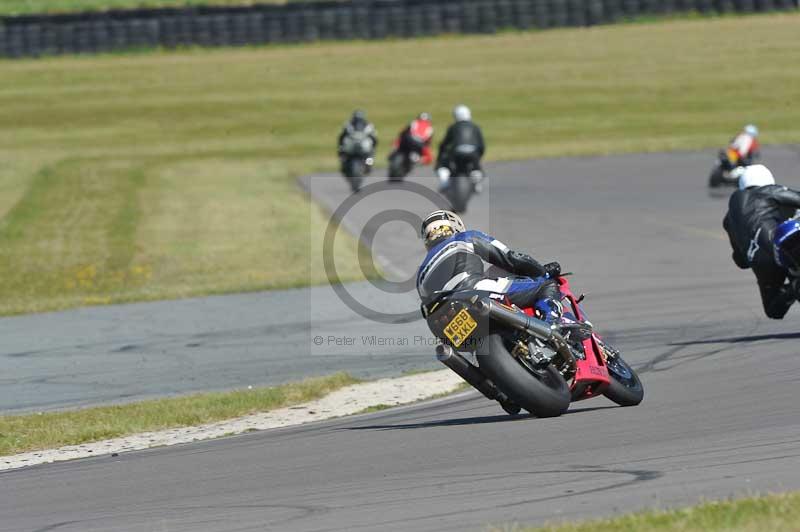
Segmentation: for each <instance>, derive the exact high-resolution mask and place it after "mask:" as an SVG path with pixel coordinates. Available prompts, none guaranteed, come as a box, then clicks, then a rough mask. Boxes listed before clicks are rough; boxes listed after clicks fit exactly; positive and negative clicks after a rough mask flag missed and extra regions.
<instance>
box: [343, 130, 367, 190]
mask: <svg viewBox="0 0 800 532" xmlns="http://www.w3.org/2000/svg"><path fill="white" fill-rule="evenodd" d="M341 159H342V175H344V177H345V179H347V181H348V182H349V183H350V188H351V189H352V190H353V192H358V191H359V190H361V185H362V184H363V183H364V177H366V176H367V175H369V173H370V172H371V171H372V165H373V164H374V163H375V143H374V141H373V140H372V137H371V136H370V135H369V134H367V133H366V132H364V131H354V132H352V133H350V134H349V135H348V136H346V137H345V138H344V139H343V140H342V148H341Z"/></svg>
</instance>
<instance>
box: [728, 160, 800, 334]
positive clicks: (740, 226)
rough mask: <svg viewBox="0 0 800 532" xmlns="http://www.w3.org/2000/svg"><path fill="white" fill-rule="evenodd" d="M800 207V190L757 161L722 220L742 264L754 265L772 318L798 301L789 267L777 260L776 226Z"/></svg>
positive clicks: (750, 167)
mask: <svg viewBox="0 0 800 532" xmlns="http://www.w3.org/2000/svg"><path fill="white" fill-rule="evenodd" d="M797 209H800V192H798V191H795V190H791V189H789V188H787V187H784V186H780V185H776V184H775V178H774V177H773V176H772V172H770V171H769V169H767V167H765V166H763V165H760V164H756V165H752V166H748V167H746V169H745V172H744V174H743V175H742V176H741V178H740V179H739V190H737V191H736V192H734V193H733V195H731V198H730V201H729V203H728V213H727V214H726V215H725V219H724V220H723V222H722V225H723V227H724V228H725V231H726V232H727V233H728V238H729V239H730V243H731V247H732V248H733V261H734V262H735V263H736V265H737V266H738V267H739V268H742V269H747V268H752V270H753V273H754V274H755V276H756V279H757V280H758V288H759V290H760V291H761V302H762V303H763V305H764V312H765V313H766V314H767V316H768V317H769V318H772V319H776V320H779V319H782V318H783V317H784V316H785V315H786V312H788V310H789V307H791V306H792V303H794V301H795V299H796V296H795V291H794V289H793V288H792V286H790V285H789V284H785V281H786V273H787V272H786V269H785V268H784V267H782V266H780V265H779V264H777V263H776V261H775V252H774V251H775V250H774V248H773V235H774V233H775V228H776V227H777V226H778V225H779V224H780V223H781V222H784V221H785V220H787V219H789V218H791V217H793V216H794V215H795V212H796V210H797Z"/></svg>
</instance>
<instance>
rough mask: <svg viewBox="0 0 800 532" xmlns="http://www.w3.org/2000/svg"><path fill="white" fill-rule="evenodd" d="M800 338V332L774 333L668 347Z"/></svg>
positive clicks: (677, 343) (684, 343)
mask: <svg viewBox="0 0 800 532" xmlns="http://www.w3.org/2000/svg"><path fill="white" fill-rule="evenodd" d="M797 338H800V332H792V333H774V334H753V335H749V336H732V337H730V338H709V339H706V340H692V341H688V342H672V343H670V344H667V345H680V346H686V345H704V344H749V343H753V342H765V341H769V340H794V339H797Z"/></svg>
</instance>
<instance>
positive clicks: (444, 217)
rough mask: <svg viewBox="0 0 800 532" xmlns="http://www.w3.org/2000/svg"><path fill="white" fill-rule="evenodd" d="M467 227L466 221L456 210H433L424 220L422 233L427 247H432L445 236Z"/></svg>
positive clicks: (462, 230)
mask: <svg viewBox="0 0 800 532" xmlns="http://www.w3.org/2000/svg"><path fill="white" fill-rule="evenodd" d="M466 230H467V228H466V227H465V226H464V222H463V221H462V220H461V218H460V217H459V216H458V215H457V214H456V213H454V212H451V211H433V212H432V213H430V214H429V215H428V216H426V217H425V219H424V220H422V228H421V229H420V235H421V236H422V241H423V242H425V247H426V248H427V249H431V248H432V247H433V246H435V245H436V244H438V243H439V242H441V241H442V240H443V239H445V238H450V237H451V236H453V235H455V234H456V233H463V232H464V231H466Z"/></svg>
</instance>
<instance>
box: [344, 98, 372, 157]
mask: <svg viewBox="0 0 800 532" xmlns="http://www.w3.org/2000/svg"><path fill="white" fill-rule="evenodd" d="M356 131H363V132H364V133H366V134H367V135H368V136H369V137H370V138H371V139H372V147H373V150H374V149H375V148H377V147H378V132H377V130H376V129H375V126H374V125H372V123H370V121H369V120H367V113H365V112H364V111H362V110H360V109H356V110H355V111H353V115H352V116H351V117H350V120H349V121H348V122H346V123H345V125H344V127H343V128H342V132H341V133H339V142H338V147H339V148H338V152H339V158H340V159H342V162H344V158H343V157H342V155H343V153H342V145H343V144H344V139H345V138H347V137H349V136H350V135H352V134H353V133H355V132H356Z"/></svg>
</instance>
